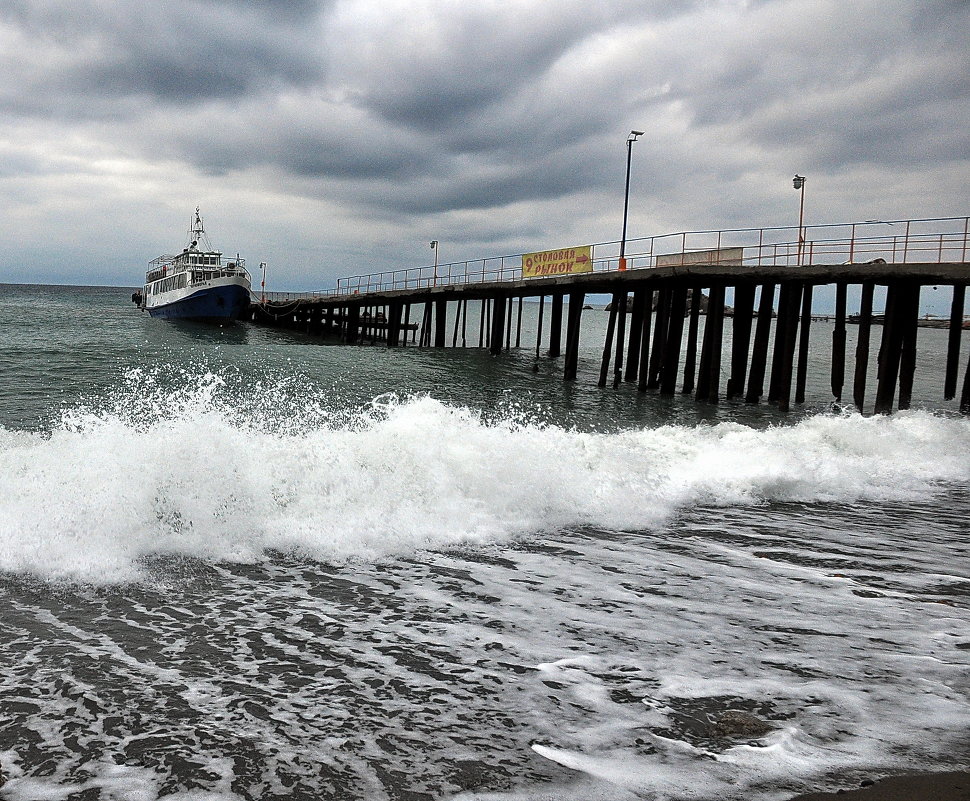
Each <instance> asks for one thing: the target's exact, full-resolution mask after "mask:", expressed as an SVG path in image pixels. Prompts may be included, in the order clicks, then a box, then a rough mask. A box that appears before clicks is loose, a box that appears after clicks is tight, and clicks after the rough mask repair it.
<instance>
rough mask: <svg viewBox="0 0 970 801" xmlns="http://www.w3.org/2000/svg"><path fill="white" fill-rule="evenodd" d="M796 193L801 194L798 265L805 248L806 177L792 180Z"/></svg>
mask: <svg viewBox="0 0 970 801" xmlns="http://www.w3.org/2000/svg"><path fill="white" fill-rule="evenodd" d="M792 185H793V186H794V187H795V189H796V191H799V192H801V200H800V202H799V204H798V263H799V264H801V263H802V250H803V249H804V247H805V176H804V175H798V174H796V175H795V177H794V178H793V179H792Z"/></svg>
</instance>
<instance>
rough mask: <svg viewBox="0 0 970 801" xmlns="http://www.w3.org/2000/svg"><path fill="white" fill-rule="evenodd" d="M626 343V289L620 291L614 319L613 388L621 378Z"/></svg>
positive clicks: (616, 387)
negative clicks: (614, 354)
mask: <svg viewBox="0 0 970 801" xmlns="http://www.w3.org/2000/svg"><path fill="white" fill-rule="evenodd" d="M625 343H626V290H625V289H624V290H623V291H622V292H621V293H620V305H619V308H618V309H617V320H616V357H615V358H614V360H613V389H618V388H619V386H620V381H622V380H623V345H624V344H625Z"/></svg>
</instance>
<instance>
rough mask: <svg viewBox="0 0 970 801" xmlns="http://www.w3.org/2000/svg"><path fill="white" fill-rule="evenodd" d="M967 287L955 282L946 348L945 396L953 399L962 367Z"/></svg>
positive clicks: (946, 398)
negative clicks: (958, 374)
mask: <svg viewBox="0 0 970 801" xmlns="http://www.w3.org/2000/svg"><path fill="white" fill-rule="evenodd" d="M966 292H967V288H966V287H965V286H964V285H963V284H954V286H953V300H952V301H951V302H950V330H949V332H948V333H949V337H948V339H947V348H946V378H945V379H944V382H943V398H944V399H945V400H953V398H954V397H956V394H957V372H958V370H959V367H960V336H961V334H962V333H963V307H964V305H965V302H966Z"/></svg>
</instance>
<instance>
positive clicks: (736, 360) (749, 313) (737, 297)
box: [724, 284, 755, 400]
mask: <svg viewBox="0 0 970 801" xmlns="http://www.w3.org/2000/svg"><path fill="white" fill-rule="evenodd" d="M754 292H755V286H754V284H739V285H738V286H736V287H735V288H734V317H733V318H732V320H731V374H730V375H729V376H728V382H727V389H726V390H725V393H724V394H725V397H726V398H727V399H728V400H731V399H732V398H737V397H740V396H742V395H744V379H745V375H746V374H747V372H748V350H749V348H750V346H751V324H752V322H753V320H754Z"/></svg>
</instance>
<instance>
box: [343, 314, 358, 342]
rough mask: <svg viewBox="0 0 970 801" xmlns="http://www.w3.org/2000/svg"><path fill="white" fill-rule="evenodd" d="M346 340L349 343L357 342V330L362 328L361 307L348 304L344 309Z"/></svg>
mask: <svg viewBox="0 0 970 801" xmlns="http://www.w3.org/2000/svg"><path fill="white" fill-rule="evenodd" d="M344 317H345V318H346V323H345V324H344V342H346V343H347V344H348V345H356V344H357V332H358V331H359V330H360V307H359V306H348V307H347V308H346V309H345V311H344Z"/></svg>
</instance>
